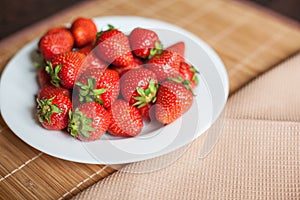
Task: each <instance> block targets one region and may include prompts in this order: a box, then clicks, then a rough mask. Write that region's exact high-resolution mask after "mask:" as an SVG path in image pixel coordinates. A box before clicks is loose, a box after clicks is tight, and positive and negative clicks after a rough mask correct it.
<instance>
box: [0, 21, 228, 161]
mask: <svg viewBox="0 0 300 200" xmlns="http://www.w3.org/2000/svg"><path fill="white" fill-rule="evenodd" d="M94 22H95V23H96V25H97V27H98V30H101V29H102V28H105V27H106V25H107V24H112V25H114V26H115V27H116V28H118V29H120V30H122V31H124V32H127V33H129V32H130V31H131V30H132V29H133V28H135V27H138V26H139V27H143V28H149V29H152V30H154V31H156V32H157V33H158V35H159V37H160V39H161V41H162V43H163V44H164V46H165V47H167V46H169V45H171V44H173V43H175V42H178V41H184V42H185V45H186V52H185V58H186V59H187V60H188V61H189V62H190V63H191V64H193V65H194V67H196V68H197V69H198V71H199V72H200V76H199V85H198V86H197V87H196V89H195V91H194V93H195V94H196V96H195V98H194V102H193V105H192V108H191V109H190V110H189V111H188V112H187V113H185V114H184V115H183V116H182V117H181V118H179V119H178V120H176V121H175V122H173V123H171V124H169V125H167V126H163V127H161V126H160V125H157V124H150V125H147V126H146V127H145V128H144V129H143V131H142V133H141V134H140V135H139V136H137V137H134V138H118V137H112V136H110V135H108V134H106V135H104V137H102V138H101V139H100V140H98V141H94V142H81V141H78V140H77V139H74V138H73V137H71V136H70V135H68V134H67V133H64V132H63V131H49V130H46V129H44V128H42V127H41V126H40V125H39V123H38V122H37V119H36V116H35V106H36V103H35V95H36V94H37V93H38V90H39V88H38V84H37V79H36V69H35V67H34V64H33V61H32V55H33V54H34V52H35V51H36V49H37V42H38V40H35V41H32V42H30V43H29V44H27V45H25V46H24V47H23V48H22V49H21V50H20V51H19V52H18V53H17V54H16V55H15V56H14V57H13V58H12V59H11V61H10V62H9V63H8V64H7V66H6V68H5V70H4V71H3V74H2V77H1V85H0V94H1V98H0V102H1V114H2V116H3V119H4V120H5V122H6V123H7V125H8V126H9V127H10V129H11V130H12V131H13V132H14V133H15V134H16V135H17V136H18V137H19V138H21V139H22V140H23V141H24V142H26V143H27V144H29V145H30V146H32V147H34V148H36V149H38V150H40V151H42V152H44V153H46V154H49V155H52V156H55V157H58V158H61V159H65V160H70V161H75V162H81V163H91V164H121V163H130V162H136V161H141V160H146V159H150V158H154V157H157V156H161V155H164V154H166V153H169V152H171V151H174V150H176V149H178V148H179V147H182V146H184V145H186V144H188V143H190V142H192V141H193V140H194V139H195V138H197V137H198V136H200V135H201V134H202V133H204V132H205V131H206V130H207V129H208V128H209V127H210V126H211V125H212V124H213V123H214V122H215V120H216V119H217V118H218V116H219V115H220V113H221V112H222V110H223V108H224V106H225V104H226V101H227V97H228V91H229V89H228V85H229V84H228V78H227V73H226V70H225V67H224V65H223V63H222V61H221V60H220V58H219V57H218V55H217V54H216V53H215V52H214V51H213V50H212V49H211V48H210V47H209V46H208V45H207V44H206V43H205V42H204V41H202V40H201V39H199V38H198V37H196V36H195V35H193V34H192V33H190V32H188V31H186V30H184V29H182V28H179V27H177V26H174V25H172V24H169V23H166V22H162V21H158V20H153V19H146V18H141V17H131V16H109V17H100V18H95V19H94Z"/></svg>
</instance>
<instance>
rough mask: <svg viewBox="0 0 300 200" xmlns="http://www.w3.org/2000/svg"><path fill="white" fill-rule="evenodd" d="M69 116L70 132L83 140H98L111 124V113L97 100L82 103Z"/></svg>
mask: <svg viewBox="0 0 300 200" xmlns="http://www.w3.org/2000/svg"><path fill="white" fill-rule="evenodd" d="M69 118H70V121H69V125H68V132H69V133H70V134H71V135H72V136H73V137H75V138H77V139H79V140H82V141H94V140H98V139H99V138H100V137H101V136H102V135H103V134H104V133H105V132H106V130H107V128H108V126H109V124H110V114H109V113H108V112H107V111H106V110H105V108H103V106H101V105H100V104H98V103H95V102H89V103H85V104H81V105H80V106H78V107H77V108H76V109H75V111H74V112H70V113H69Z"/></svg>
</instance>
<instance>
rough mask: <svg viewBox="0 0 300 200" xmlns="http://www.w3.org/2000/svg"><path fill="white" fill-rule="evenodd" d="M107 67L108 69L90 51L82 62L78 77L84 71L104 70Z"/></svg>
mask: <svg viewBox="0 0 300 200" xmlns="http://www.w3.org/2000/svg"><path fill="white" fill-rule="evenodd" d="M107 67H108V65H107V64H106V63H105V62H104V61H102V60H100V59H99V58H98V57H97V56H96V55H95V54H94V52H93V51H92V52H90V53H89V54H88V55H87V56H86V59H85V61H84V62H83V64H82V66H81V68H80V70H79V72H78V75H81V74H83V73H85V71H87V70H91V69H94V68H97V69H102V70H105V69H106V68H107Z"/></svg>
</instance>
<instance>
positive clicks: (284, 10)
mask: <svg viewBox="0 0 300 200" xmlns="http://www.w3.org/2000/svg"><path fill="white" fill-rule="evenodd" d="M82 1H84V0H52V1H41V0H23V1H22V4H20V3H19V2H17V1H15V2H14V1H13V2H11V1H9V0H3V4H4V7H5V9H3V10H2V11H1V12H0V19H1V20H0V30H1V31H0V40H1V39H4V38H5V37H7V36H9V35H11V34H13V33H14V32H16V31H18V30H20V29H22V28H25V27H26V26H29V25H31V24H32V23H35V22H38V21H40V20H41V19H44V18H46V17H48V16H50V15H53V14H55V13H56V12H58V11H61V10H63V9H65V8H68V7H70V6H72V5H74V4H76V3H79V2H82ZM245 1H248V2H250V3H257V4H258V5H260V6H264V7H266V8H268V9H271V10H273V11H275V12H277V13H280V14H282V15H285V16H287V17H290V18H291V19H294V20H296V21H298V22H299V21H300V12H299V7H300V1H299V0H245ZM23 5H29V6H25V7H24V6H23ZM20 15H22V17H20Z"/></svg>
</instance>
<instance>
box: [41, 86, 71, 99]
mask: <svg viewBox="0 0 300 200" xmlns="http://www.w3.org/2000/svg"><path fill="white" fill-rule="evenodd" d="M58 94H64V95H66V96H67V97H69V98H71V92H70V90H68V89H66V88H61V87H55V86H54V85H48V86H46V87H44V88H43V89H41V90H40V93H39V99H42V98H44V97H46V96H48V95H58Z"/></svg>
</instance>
